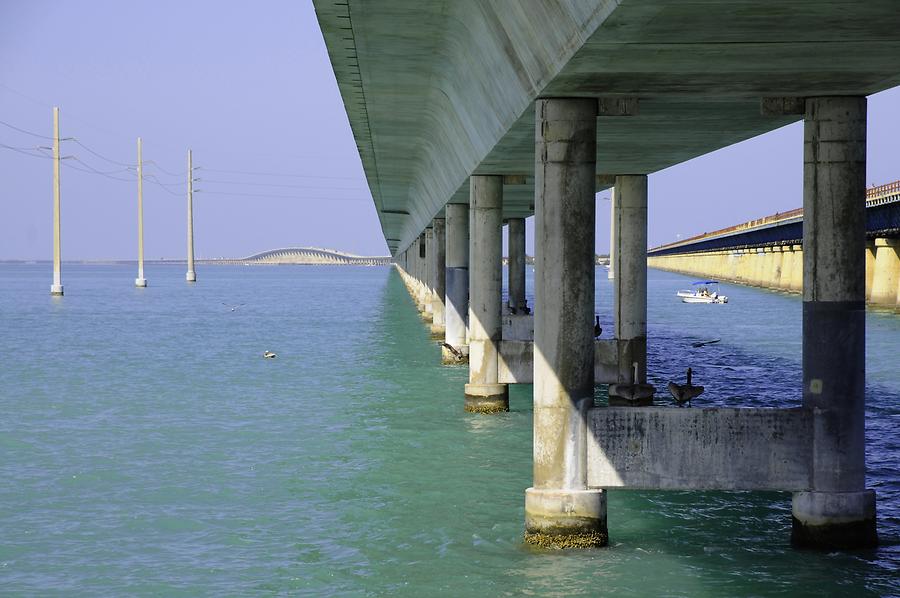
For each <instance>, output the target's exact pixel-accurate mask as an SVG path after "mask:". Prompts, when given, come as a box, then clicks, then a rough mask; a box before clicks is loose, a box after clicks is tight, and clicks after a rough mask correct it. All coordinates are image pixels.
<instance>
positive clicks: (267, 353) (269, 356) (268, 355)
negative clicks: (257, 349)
mask: <svg viewBox="0 0 900 598" xmlns="http://www.w3.org/2000/svg"><path fill="white" fill-rule="evenodd" d="M263 357H265V358H266V359H275V358H276V357H278V355H276V354H275V353H272V352H271V351H264V352H263Z"/></svg>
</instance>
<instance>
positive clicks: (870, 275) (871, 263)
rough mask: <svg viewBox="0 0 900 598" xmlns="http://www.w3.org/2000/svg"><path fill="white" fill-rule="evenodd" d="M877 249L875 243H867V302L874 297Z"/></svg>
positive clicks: (899, 298)
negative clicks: (873, 287)
mask: <svg viewBox="0 0 900 598" xmlns="http://www.w3.org/2000/svg"><path fill="white" fill-rule="evenodd" d="M875 249H876V248H875V242H874V241H866V301H868V300H869V299H870V298H871V297H872V286H873V285H874V283H875ZM898 300H900V297H898Z"/></svg>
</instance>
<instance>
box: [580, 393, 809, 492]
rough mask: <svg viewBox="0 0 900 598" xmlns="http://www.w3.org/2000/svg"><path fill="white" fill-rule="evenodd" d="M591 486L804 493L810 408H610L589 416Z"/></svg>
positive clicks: (807, 472) (588, 453)
mask: <svg viewBox="0 0 900 598" xmlns="http://www.w3.org/2000/svg"><path fill="white" fill-rule="evenodd" d="M588 422H589V424H588V426H589V430H590V435H589V441H588V448H587V455H588V457H587V459H588V485H589V486H591V487H594V488H628V489H636V490H637V489H655V490H795V491H799V490H806V489H808V488H809V487H810V475H811V464H812V453H811V446H812V417H811V412H810V411H809V410H806V409H724V408H712V409H678V408H673V407H642V408H628V407H605V408H597V409H592V410H591V411H590V412H589V413H588Z"/></svg>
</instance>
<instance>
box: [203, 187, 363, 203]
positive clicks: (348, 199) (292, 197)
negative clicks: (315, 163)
mask: <svg viewBox="0 0 900 598" xmlns="http://www.w3.org/2000/svg"><path fill="white" fill-rule="evenodd" d="M201 192H202V193H204V194H206V195H234V196H237V197H263V198H274V199H296V200H300V201H323V202H327V201H364V202H368V201H369V199H368V198H364V197H298V196H296V195H268V194H265V193H229V192H227V191H206V190H201V189H194V193H201Z"/></svg>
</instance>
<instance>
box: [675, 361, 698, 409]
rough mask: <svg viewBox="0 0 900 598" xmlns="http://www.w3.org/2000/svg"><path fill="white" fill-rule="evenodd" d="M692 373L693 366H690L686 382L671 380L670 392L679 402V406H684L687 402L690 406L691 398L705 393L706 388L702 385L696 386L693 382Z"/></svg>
mask: <svg viewBox="0 0 900 598" xmlns="http://www.w3.org/2000/svg"><path fill="white" fill-rule="evenodd" d="M692 374H693V371H692V370H691V368H688V369H687V383H686V384H675V383H674V382H669V392H670V393H672V397H673V398H674V399H675V402H676V403H678V406H679V407H684V405H685V404H687V406H688V407H691V406H692V405H691V399H694V398H696V397H699V396H700V395H702V394H703V390H704V388H703V387H702V386H694V385H693V383H692V382H691V376H692Z"/></svg>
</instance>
